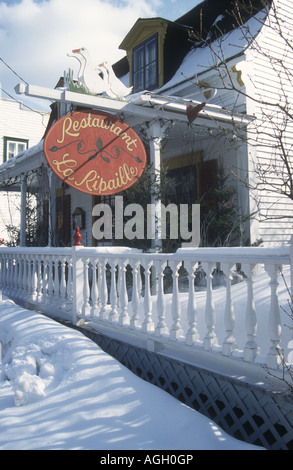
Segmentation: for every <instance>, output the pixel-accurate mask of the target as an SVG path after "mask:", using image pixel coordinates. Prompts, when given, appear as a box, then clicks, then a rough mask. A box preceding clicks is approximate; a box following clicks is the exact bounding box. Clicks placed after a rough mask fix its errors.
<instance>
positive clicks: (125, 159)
mask: <svg viewBox="0 0 293 470" xmlns="http://www.w3.org/2000/svg"><path fill="white" fill-rule="evenodd" d="M44 153H45V156H46V159H47V161H48V163H49V165H50V167H51V168H52V170H53V171H54V172H55V173H56V175H58V176H59V177H60V178H61V179H62V180H63V181H65V182H66V183H67V184H69V185H70V186H72V187H73V188H75V189H77V190H79V191H82V192H85V193H88V194H92V195H101V196H103V195H108V194H115V193H119V192H121V191H123V190H124V189H126V188H129V187H130V186H132V185H133V184H134V183H135V182H136V181H137V180H138V178H139V177H140V176H141V175H142V172H143V170H144V167H145V165H146V151H145V148H144V145H143V143H142V141H141V140H140V138H139V137H138V135H137V134H136V133H135V132H134V130H133V129H131V128H130V127H129V126H128V125H127V124H125V123H124V122H122V121H121V120H119V119H118V118H117V117H116V116H112V115H110V114H107V113H104V112H101V111H77V112H74V113H72V114H68V115H66V116H64V117H62V118H61V119H59V120H58V121H56V122H55V124H53V126H52V127H51V128H50V129H49V131H48V133H47V135H46V137H45V140H44Z"/></svg>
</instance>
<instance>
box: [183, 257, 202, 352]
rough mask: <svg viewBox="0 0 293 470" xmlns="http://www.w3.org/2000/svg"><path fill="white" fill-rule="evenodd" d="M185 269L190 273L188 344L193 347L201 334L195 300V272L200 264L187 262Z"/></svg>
mask: <svg viewBox="0 0 293 470" xmlns="http://www.w3.org/2000/svg"><path fill="white" fill-rule="evenodd" d="M184 264H185V268H186V270H187V272H188V281H189V286H188V290H189V293H188V306H187V318H188V325H189V328H188V331H187V334H186V344H188V345H189V346H192V345H193V344H194V343H195V341H198V340H199V333H198V331H197V328H196V325H197V307H196V300H195V292H194V278H195V274H194V270H195V268H196V266H197V265H198V263H195V262H194V261H187V262H185V263H184Z"/></svg>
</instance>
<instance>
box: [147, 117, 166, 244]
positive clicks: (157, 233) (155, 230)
mask: <svg viewBox="0 0 293 470" xmlns="http://www.w3.org/2000/svg"><path fill="white" fill-rule="evenodd" d="M169 127H170V122H167V123H163V122H162V121H161V120H159V119H155V120H154V121H152V122H151V123H150V124H149V126H148V129H147V137H148V139H149V146H150V163H151V165H152V169H153V172H154V174H155V175H156V183H157V185H156V186H157V187H158V186H159V185H160V182H161V173H160V171H161V142H162V139H163V138H164V136H165V134H166V131H167V129H168V128H169ZM161 203H162V202H161V198H160V197H159V196H158V194H157V191H156V189H155V188H153V190H152V193H151V216H150V218H151V220H150V221H149V225H150V227H151V230H150V231H148V237H151V240H152V242H151V246H152V249H153V250H154V251H159V250H160V248H161V246H162V237H161Z"/></svg>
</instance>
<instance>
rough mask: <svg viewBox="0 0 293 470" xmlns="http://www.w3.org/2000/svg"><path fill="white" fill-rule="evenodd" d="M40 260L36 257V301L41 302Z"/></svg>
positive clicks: (41, 279)
mask: <svg viewBox="0 0 293 470" xmlns="http://www.w3.org/2000/svg"><path fill="white" fill-rule="evenodd" d="M42 274H43V273H42V258H41V256H40V255H37V301H38V302H41V300H42V290H43V276H42Z"/></svg>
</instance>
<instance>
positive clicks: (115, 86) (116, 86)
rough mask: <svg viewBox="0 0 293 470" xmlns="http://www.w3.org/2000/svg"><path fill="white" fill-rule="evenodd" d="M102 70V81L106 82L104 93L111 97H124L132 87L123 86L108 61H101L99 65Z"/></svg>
mask: <svg viewBox="0 0 293 470" xmlns="http://www.w3.org/2000/svg"><path fill="white" fill-rule="evenodd" d="M99 68H100V69H101V70H102V72H103V76H104V81H105V82H106V93H107V95H108V96H110V97H111V98H116V99H117V98H118V99H119V98H124V97H125V96H127V95H130V93H131V92H132V89H133V87H129V88H128V87H127V86H125V85H124V84H123V83H122V82H121V80H119V78H118V77H116V75H115V73H114V70H113V68H112V66H111V65H110V64H108V62H103V63H102V64H100V65H99Z"/></svg>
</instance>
